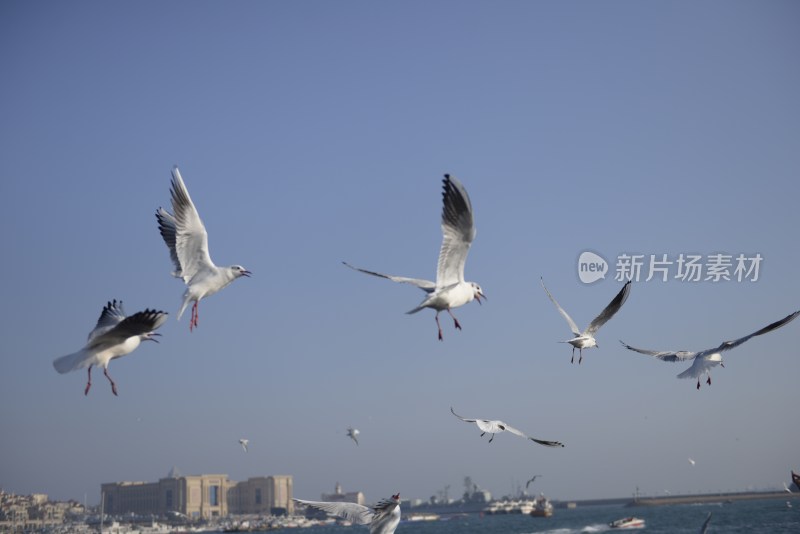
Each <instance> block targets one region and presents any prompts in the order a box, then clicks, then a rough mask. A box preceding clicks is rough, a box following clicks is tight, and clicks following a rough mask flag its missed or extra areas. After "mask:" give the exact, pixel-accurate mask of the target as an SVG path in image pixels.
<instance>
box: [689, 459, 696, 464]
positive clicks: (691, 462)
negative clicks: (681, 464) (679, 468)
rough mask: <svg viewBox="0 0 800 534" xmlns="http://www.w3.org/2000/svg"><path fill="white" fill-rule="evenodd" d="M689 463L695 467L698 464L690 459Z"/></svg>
mask: <svg viewBox="0 0 800 534" xmlns="http://www.w3.org/2000/svg"><path fill="white" fill-rule="evenodd" d="M689 463H690V464H692V465H694V464H696V463H697V462H695V461H694V460H692V459H691V458H689Z"/></svg>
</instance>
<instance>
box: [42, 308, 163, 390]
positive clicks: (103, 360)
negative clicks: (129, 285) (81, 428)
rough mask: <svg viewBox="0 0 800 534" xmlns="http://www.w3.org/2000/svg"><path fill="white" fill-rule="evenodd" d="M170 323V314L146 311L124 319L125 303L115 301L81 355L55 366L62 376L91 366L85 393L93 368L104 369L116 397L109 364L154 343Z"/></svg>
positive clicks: (66, 358) (89, 383) (80, 351)
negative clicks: (100, 367)
mask: <svg viewBox="0 0 800 534" xmlns="http://www.w3.org/2000/svg"><path fill="white" fill-rule="evenodd" d="M166 320H167V313H166V312H163V311H155V310H150V309H146V310H144V311H141V312H138V313H134V314H133V315H131V316H130V317H126V316H125V312H124V310H123V309H122V301H119V302H117V301H116V300H113V301H111V302H109V303H108V304H106V305H105V307H103V311H102V312H101V313H100V319H98V321H97V326H95V327H94V330H92V331H91V332H90V333H89V340H88V341H87V343H86V346H85V347H83V348H82V349H81V350H79V351H78V352H75V353H73V354H68V355H66V356H62V357H60V358H57V359H56V360H55V361H53V367H55V369H56V371H58V372H59V373H61V374H64V373H68V372H70V371H75V370H77V369H83V368H85V367H88V369H89V370H88V375H89V380H88V382H87V383H86V389H85V390H84V392H83V394H84V395H88V394H89V388H90V387H92V366H94V365H100V366H102V367H103V374H105V375H106V378H108V381H109V382H111V391H112V392H113V393H114V395H116V394H117V385H116V384H115V383H114V380H113V379H112V378H111V376H110V375H109V374H108V364H109V362H111V360H113V359H114V358H120V357H122V356H125V355H126V354H130V353H131V352H133V351H134V350H136V349H137V348H138V347H139V344H140V343H141V342H142V341H155V342H158V340H157V339H155V337H154V336H158V335H160V334H156V333H155V332H154V330H156V329H157V328H158V327H159V326H161V325H162V324H164V321H166Z"/></svg>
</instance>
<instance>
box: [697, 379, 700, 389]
mask: <svg viewBox="0 0 800 534" xmlns="http://www.w3.org/2000/svg"><path fill="white" fill-rule="evenodd" d="M697 389H700V379H699V378H698V379H697Z"/></svg>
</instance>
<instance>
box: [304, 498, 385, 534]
mask: <svg viewBox="0 0 800 534" xmlns="http://www.w3.org/2000/svg"><path fill="white" fill-rule="evenodd" d="M292 500H293V501H295V502H299V503H301V504H305V505H306V506H312V507H314V508H318V509H320V510H324V511H326V512H328V513H330V514H334V515H337V516H339V517H342V518H344V519H347V520H348V521H352V522H353V524H356V525H369V532H370V534H393V533H394V531H395V529H396V528H397V525H398V524H399V523H400V494H399V493H396V494H394V495H392V497H391V498H390V499H384V500H382V501H380V502H379V503H378V504H376V505H374V506H372V507H367V506H362V505H360V504H356V503H353V502H318V501H304V500H302V499H292Z"/></svg>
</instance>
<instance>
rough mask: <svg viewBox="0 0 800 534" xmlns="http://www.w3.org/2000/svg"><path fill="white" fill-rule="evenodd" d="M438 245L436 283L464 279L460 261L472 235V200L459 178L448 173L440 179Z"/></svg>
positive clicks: (465, 255) (441, 283)
mask: <svg viewBox="0 0 800 534" xmlns="http://www.w3.org/2000/svg"><path fill="white" fill-rule="evenodd" d="M442 183H443V186H442V189H443V191H442V200H443V207H442V248H441V249H440V250H439V265H438V268H437V270H436V287H438V288H442V287H447V286H451V285H453V284H457V283H459V282H463V281H464V264H465V263H466V262H467V253H469V247H470V245H472V240H473V239H475V225H474V223H473V218H472V203H471V202H470V200H469V195H468V194H467V190H466V189H464V186H463V185H461V182H459V181H458V180H456V178H455V177H452V176H450V175H449V174H445V175H444V180H442Z"/></svg>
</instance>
